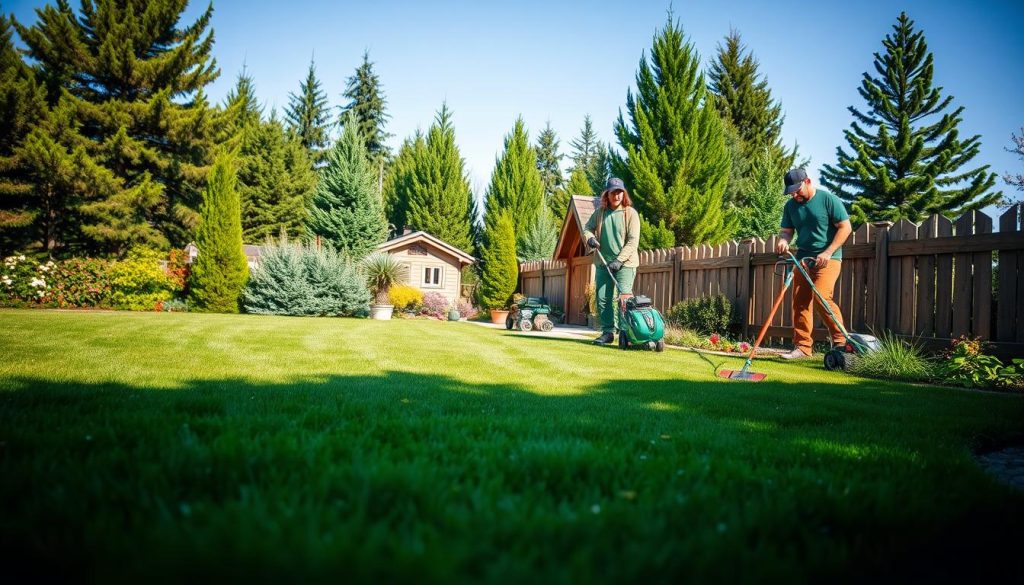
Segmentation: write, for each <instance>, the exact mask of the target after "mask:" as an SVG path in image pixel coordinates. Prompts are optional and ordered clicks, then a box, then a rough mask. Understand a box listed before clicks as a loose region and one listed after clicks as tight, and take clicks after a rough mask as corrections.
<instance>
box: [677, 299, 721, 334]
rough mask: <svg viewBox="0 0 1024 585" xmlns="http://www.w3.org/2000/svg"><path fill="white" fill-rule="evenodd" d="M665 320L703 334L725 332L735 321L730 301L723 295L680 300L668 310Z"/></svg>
mask: <svg viewBox="0 0 1024 585" xmlns="http://www.w3.org/2000/svg"><path fill="white" fill-rule="evenodd" d="M665 320H666V321H668V323H669V324H670V325H674V326H676V327H680V328H682V329H692V330H693V331H696V332H698V333H703V334H704V335H711V334H712V333H725V332H727V331H729V328H730V327H731V326H732V324H733V323H734V322H735V319H734V318H733V309H732V303H730V302H729V299H727V298H725V296H724V295H716V296H713V297H700V298H696V299H687V300H685V301H680V302H678V303H676V304H675V305H673V306H672V308H671V309H669V310H668V314H667V315H665Z"/></svg>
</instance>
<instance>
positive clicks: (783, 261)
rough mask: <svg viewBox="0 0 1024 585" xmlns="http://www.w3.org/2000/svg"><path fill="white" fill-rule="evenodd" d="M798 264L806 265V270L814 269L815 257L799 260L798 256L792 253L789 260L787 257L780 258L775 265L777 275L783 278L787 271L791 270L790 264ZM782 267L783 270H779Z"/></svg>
mask: <svg viewBox="0 0 1024 585" xmlns="http://www.w3.org/2000/svg"><path fill="white" fill-rule="evenodd" d="M797 262H799V263H800V264H802V265H804V267H806V268H814V265H815V264H816V261H815V259H814V256H804V257H803V258H800V259H799V260H797V258H796V256H794V255H793V254H792V253H791V254H790V255H789V257H788V258H787V257H785V256H779V260H778V262H776V263H775V274H776V275H778V276H782V275H783V274H785V273H786V271H787V270H791V269H790V268H788V265H789V264H795V263H797ZM780 267H781V268H782V269H781V270H780V269H779V268H780Z"/></svg>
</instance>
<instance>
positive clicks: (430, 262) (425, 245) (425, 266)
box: [377, 231, 476, 302]
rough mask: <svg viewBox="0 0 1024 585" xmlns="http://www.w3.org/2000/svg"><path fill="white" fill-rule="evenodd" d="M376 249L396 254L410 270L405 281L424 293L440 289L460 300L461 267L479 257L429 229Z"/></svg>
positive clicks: (440, 291)
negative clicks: (444, 239)
mask: <svg viewBox="0 0 1024 585" xmlns="http://www.w3.org/2000/svg"><path fill="white" fill-rule="evenodd" d="M377 251H379V252H387V253H388V254H391V255H392V256H395V257H397V258H398V259H399V261H400V262H401V263H402V264H404V265H405V267H406V269H407V270H408V277H407V282H406V284H409V285H410V286H415V287H416V288H418V289H420V290H422V291H423V292H424V293H428V292H438V293H441V294H442V295H444V296H445V298H447V299H448V300H449V301H451V302H455V301H458V299H459V297H460V296H461V294H460V291H461V290H462V269H463V268H464V267H466V266H469V265H471V264H473V263H474V262H476V258H474V257H473V256H471V255H469V254H467V253H466V252H464V251H462V250H460V249H458V248H456V247H455V246H452V245H451V244H449V243H447V242H445V241H443V240H441V239H439V238H436V237H434V236H432V235H430V234H428V233H427V232H422V231H419V232H412V233H407V234H403V235H401V236H398V237H396V238H393V239H390V240H388V241H386V242H384V243H383V244H381V245H380V246H377Z"/></svg>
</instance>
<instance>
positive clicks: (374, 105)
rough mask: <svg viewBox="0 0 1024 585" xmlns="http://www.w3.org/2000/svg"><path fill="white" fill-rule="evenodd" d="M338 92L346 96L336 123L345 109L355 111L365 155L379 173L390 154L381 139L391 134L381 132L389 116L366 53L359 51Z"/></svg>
mask: <svg viewBox="0 0 1024 585" xmlns="http://www.w3.org/2000/svg"><path fill="white" fill-rule="evenodd" d="M342 95H343V96H344V97H346V98H348V99H349V103H348V104H346V105H345V106H344V107H343V108H342V113H341V119H340V122H339V123H340V124H341V125H342V126H344V125H345V123H346V122H345V119H346V118H345V115H346V113H347V112H352V113H353V114H355V120H356V124H357V126H358V128H359V135H360V136H361V137H362V139H363V145H364V146H365V148H366V152H367V157H368V158H369V159H370V162H371V163H373V167H374V168H375V169H377V170H378V173H379V172H380V169H381V168H383V165H384V161H386V160H387V158H388V156H389V155H390V153H389V152H388V148H387V145H386V144H385V142H387V140H388V138H390V137H391V134H388V133H387V132H385V130H384V128H385V127H386V126H387V123H388V119H390V118H391V116H390V115H388V113H387V100H385V96H384V92H383V90H382V89H381V85H380V77H379V76H378V75H377V74H376V73H374V71H373V63H372V62H371V61H370V53H369V52H365V53H363V63H362V65H360V66H359V67H358V68H357V69H356V72H355V75H353V76H352V77H349V78H348V80H347V82H346V85H345V92H344V93H343V94H342Z"/></svg>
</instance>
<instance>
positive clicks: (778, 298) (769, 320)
mask: <svg viewBox="0 0 1024 585" xmlns="http://www.w3.org/2000/svg"><path fill="white" fill-rule="evenodd" d="M792 281H793V271H792V270H787V271H786V280H785V281H784V282H783V284H782V290H780V291H779V294H778V296H776V297H775V303H774V304H773V305H772V310H771V312H770V313H768V318H767V319H765V320H764V325H761V332H760V333H758V334H757V341H755V342H754V347H752V348H750V355H749V356H747V363H748V364H749V363H750V360H752V359H754V354H755V353H757V348H758V347H760V346H761V341H763V340H764V334H765V333H767V332H768V327H769V326H771V324H772V318H774V317H775V313H776V312H777V311H778V310H779V305H781V304H782V299H783V298H785V296H786V290H787V289H788V288H789V284H790V283H791V282H792Z"/></svg>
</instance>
